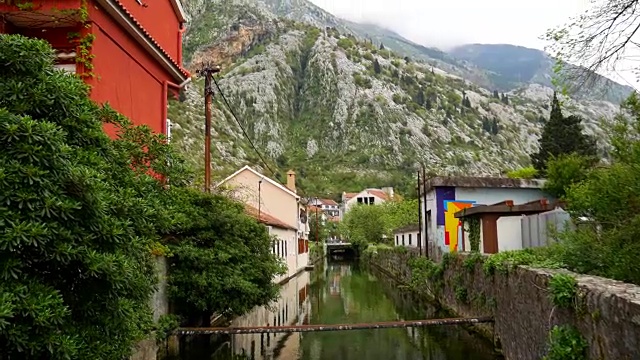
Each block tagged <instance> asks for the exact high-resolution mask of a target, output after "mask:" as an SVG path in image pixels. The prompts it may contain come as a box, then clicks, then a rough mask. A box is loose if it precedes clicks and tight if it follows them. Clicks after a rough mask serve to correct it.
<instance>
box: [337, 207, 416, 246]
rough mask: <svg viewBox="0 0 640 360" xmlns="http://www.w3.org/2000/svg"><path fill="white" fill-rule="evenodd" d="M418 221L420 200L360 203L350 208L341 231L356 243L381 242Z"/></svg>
mask: <svg viewBox="0 0 640 360" xmlns="http://www.w3.org/2000/svg"><path fill="white" fill-rule="evenodd" d="M417 223H418V200H403V201H388V202H385V203H383V204H381V205H358V206H355V207H353V208H351V209H350V210H349V212H347V213H346V214H345V216H344V219H343V221H342V223H341V225H340V226H341V231H340V233H341V234H342V235H343V236H345V237H346V238H348V239H349V240H350V241H351V242H353V243H354V244H363V245H364V244H368V243H380V242H383V241H384V239H385V238H387V239H391V238H392V235H393V234H392V232H393V230H395V229H397V228H400V227H403V226H407V225H412V224H417Z"/></svg>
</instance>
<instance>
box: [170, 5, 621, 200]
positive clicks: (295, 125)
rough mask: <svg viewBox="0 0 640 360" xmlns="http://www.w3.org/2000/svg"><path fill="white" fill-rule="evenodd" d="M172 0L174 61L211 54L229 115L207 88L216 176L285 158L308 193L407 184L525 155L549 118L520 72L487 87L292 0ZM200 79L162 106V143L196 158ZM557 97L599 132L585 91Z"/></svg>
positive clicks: (457, 66) (414, 49)
mask: <svg viewBox="0 0 640 360" xmlns="http://www.w3.org/2000/svg"><path fill="white" fill-rule="evenodd" d="M185 8H186V9H187V10H188V11H189V16H190V19H191V20H190V24H189V27H188V31H187V36H186V40H185V46H184V50H185V55H186V56H187V59H188V64H187V65H188V67H190V68H191V69H192V70H195V69H197V68H198V67H199V66H201V64H202V63H203V62H213V63H217V64H220V65H222V67H223V73H222V74H221V75H220V76H219V77H218V83H219V85H220V88H221V89H222V92H223V94H224V95H225V97H226V98H227V100H228V101H229V103H230V109H231V110H232V111H233V113H235V115H236V117H234V116H233V114H232V112H231V111H230V110H229V109H228V108H227V107H226V106H225V103H224V101H223V98H222V96H221V94H219V93H218V92H217V91H216V96H215V97H214V111H213V116H214V119H213V124H214V126H213V143H214V146H213V159H214V163H215V171H214V173H215V174H217V175H218V176H224V175H228V174H229V173H230V171H232V170H234V169H236V168H237V167H238V166H240V165H242V164H246V163H249V164H252V165H255V166H257V167H259V168H262V169H263V170H264V171H265V173H266V174H267V175H273V176H276V177H280V178H281V179H282V177H283V176H284V172H285V171H286V170H287V169H289V168H293V169H296V170H297V172H298V174H299V176H298V179H299V185H300V186H301V188H302V189H303V190H304V191H305V192H306V193H309V194H317V195H324V194H335V193H340V192H341V191H344V190H358V189H359V188H361V187H365V186H367V187H372V186H383V185H387V186H389V185H390V186H394V187H396V188H399V189H400V191H401V192H402V191H404V193H405V194H408V193H411V192H412V191H413V190H412V189H413V181H414V180H412V179H414V178H415V175H414V174H415V172H416V171H417V168H418V164H420V163H423V164H425V166H426V167H427V168H428V170H430V171H433V172H437V173H441V174H477V175H488V174H494V175H497V174H499V173H501V172H502V171H504V170H507V169H513V168H517V167H520V166H523V165H526V164H527V163H528V154H529V153H531V152H532V151H534V150H535V149H536V146H537V140H536V139H537V136H538V134H539V131H540V128H541V125H542V123H543V121H544V118H545V117H547V116H548V111H549V110H548V109H549V100H550V97H551V94H552V90H551V88H548V87H545V86H543V85H539V84H536V83H534V82H533V83H529V84H526V86H523V87H520V88H518V89H515V90H512V91H509V92H506V93H499V94H497V96H496V94H495V93H494V91H493V90H494V89H493V88H483V87H482V86H481V85H478V84H482V82H481V81H476V79H475V78H474V77H473V76H465V77H464V78H463V77H461V76H460V75H464V74H482V73H483V72H482V71H481V70H479V68H478V67H477V66H476V65H473V64H471V63H470V62H469V63H466V62H465V61H463V60H456V59H454V58H453V57H452V56H451V55H448V54H445V53H443V52H441V51H439V50H435V49H429V48H426V47H420V46H419V45H415V44H413V43H411V42H409V41H407V40H404V39H402V38H401V37H400V36H399V35H397V34H393V33H392V32H389V31H386V30H384V29H380V28H378V27H375V26H371V25H358V24H353V23H349V22H346V21H342V20H340V19H337V18H336V17H334V16H332V15H330V14H328V13H326V12H324V11H322V10H321V9H319V8H317V7H315V6H314V5H313V4H311V3H309V2H307V1H304V0H281V1H276V0H267V1H257V0H189V1H187V2H186V4H185ZM363 33H365V35H366V36H365V35H362V34H363ZM374 33H376V34H378V35H372V34H374ZM391 39H395V40H391ZM381 43H382V44H384V45H383V46H380V44H381ZM416 54H418V55H419V54H422V55H420V56H417V55H416ZM437 57H440V59H437ZM470 64H471V65H470ZM477 77H478V78H480V79H482V78H484V79H485V80H486V79H487V77H486V76H485V75H480V76H477ZM470 80H473V81H470ZM203 90H204V89H203V80H202V79H195V80H194V81H193V83H192V84H191V85H190V86H189V87H188V88H187V89H186V91H185V92H184V93H183V94H181V97H180V100H172V101H171V102H170V107H169V118H170V120H171V121H172V122H173V123H174V126H173V130H172V141H174V143H176V144H177V146H178V147H179V148H180V149H181V150H182V151H183V152H184V153H185V154H186V155H187V157H188V158H189V159H191V160H192V161H193V163H194V164H195V165H196V166H198V167H200V168H201V167H202V161H201V159H202V157H203V156H202V148H203V137H204V136H203V130H204V116H203V113H204V112H203V109H204V99H203V95H202V94H203ZM565 108H566V109H567V111H568V112H571V113H575V114H580V115H582V116H584V117H585V119H587V120H586V128H587V131H588V132H591V133H595V134H598V135H601V133H602V130H601V129H600V127H599V126H598V125H599V119H600V118H602V117H611V116H612V115H613V114H614V113H615V112H616V111H617V106H616V105H614V104H612V103H609V102H605V101H599V100H590V99H579V101H576V100H572V99H566V100H565ZM236 119H237V120H236ZM245 133H246V136H245ZM247 138H248V139H251V141H248V140H247ZM253 146H255V148H256V149H258V151H259V152H260V153H261V154H262V155H263V157H264V158H265V160H266V162H267V163H268V164H267V165H264V164H263V162H262V160H261V159H260V158H259V156H258V155H257V154H256V151H254V149H253ZM271 169H273V174H271Z"/></svg>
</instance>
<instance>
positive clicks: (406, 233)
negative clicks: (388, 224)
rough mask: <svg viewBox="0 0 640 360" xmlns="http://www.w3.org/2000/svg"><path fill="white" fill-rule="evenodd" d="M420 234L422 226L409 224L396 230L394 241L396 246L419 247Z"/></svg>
mask: <svg viewBox="0 0 640 360" xmlns="http://www.w3.org/2000/svg"><path fill="white" fill-rule="evenodd" d="M420 235H421V234H420V227H419V226H418V225H409V226H405V227H401V228H399V229H396V230H394V231H393V241H394V244H395V246H406V247H412V248H417V247H418V243H419V241H420Z"/></svg>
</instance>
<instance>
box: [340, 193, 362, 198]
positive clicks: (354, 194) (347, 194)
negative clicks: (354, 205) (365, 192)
mask: <svg viewBox="0 0 640 360" xmlns="http://www.w3.org/2000/svg"><path fill="white" fill-rule="evenodd" d="M358 194H359V193H345V194H344V197H345V198H347V199H351V198H353V197H355V196H356V195H358Z"/></svg>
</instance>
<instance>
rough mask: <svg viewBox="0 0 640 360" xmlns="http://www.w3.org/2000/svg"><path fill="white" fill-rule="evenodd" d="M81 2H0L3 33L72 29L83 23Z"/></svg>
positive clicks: (84, 10)
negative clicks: (22, 30)
mask: <svg viewBox="0 0 640 360" xmlns="http://www.w3.org/2000/svg"><path fill="white" fill-rule="evenodd" d="M86 13H87V10H86V9H83V7H82V3H81V0H35V1H29V2H27V1H20V0H5V1H3V2H0V14H1V15H3V17H4V20H5V22H6V24H5V32H9V33H13V32H14V31H12V30H13V29H15V28H28V29H34V28H35V29H47V28H64V27H74V26H76V25H77V24H79V23H81V22H83V21H84V20H86V19H83V14H84V16H86Z"/></svg>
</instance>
